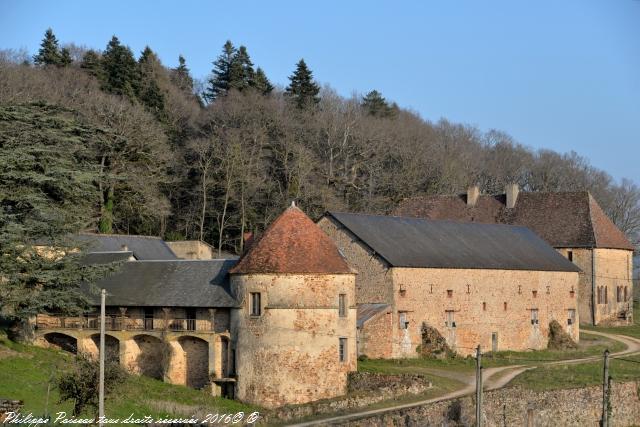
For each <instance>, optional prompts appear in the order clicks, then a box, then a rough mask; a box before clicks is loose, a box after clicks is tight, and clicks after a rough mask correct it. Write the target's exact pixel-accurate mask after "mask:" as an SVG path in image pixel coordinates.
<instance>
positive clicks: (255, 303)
mask: <svg viewBox="0 0 640 427" xmlns="http://www.w3.org/2000/svg"><path fill="white" fill-rule="evenodd" d="M261 299H262V298H261V295H260V292H251V315H252V316H261V315H262V303H261V301H260V300H261Z"/></svg>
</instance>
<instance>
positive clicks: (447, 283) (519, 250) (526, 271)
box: [318, 212, 579, 358]
mask: <svg viewBox="0 0 640 427" xmlns="http://www.w3.org/2000/svg"><path fill="white" fill-rule="evenodd" d="M318 225H319V226H320V228H322V229H323V230H324V231H325V232H326V233H327V234H328V235H329V236H330V237H331V238H332V239H333V241H334V242H335V243H336V245H337V246H338V248H339V249H340V251H341V253H342V254H344V256H345V257H346V258H347V260H348V262H349V264H350V265H351V267H353V268H355V269H356V270H357V271H358V276H357V279H356V303H357V305H358V307H357V322H358V348H359V352H360V353H361V354H365V355H367V356H368V357H372V358H399V357H413V356H417V355H418V354H420V353H423V354H424V353H435V354H439V353H443V352H447V351H454V352H456V353H459V354H462V355H468V354H472V353H473V352H474V349H475V347H476V346H477V345H478V344H480V345H481V346H482V347H483V349H484V351H487V350H490V351H501V350H529V349H543V348H546V346H547V343H548V335H549V323H550V322H551V321H552V320H557V321H558V322H559V323H560V324H561V325H563V328H564V329H565V331H566V332H567V333H568V334H569V335H570V336H571V337H573V339H575V340H578V339H579V326H578V320H579V314H578V312H577V308H578V273H579V269H578V268H577V267H576V266H575V265H574V264H573V263H571V262H569V261H568V260H567V259H566V258H565V257H563V256H561V255H560V254H559V253H558V252H556V251H555V250H554V249H553V248H552V247H550V246H549V245H548V244H547V243H546V242H545V241H544V240H542V239H541V238H540V237H538V236H537V235H536V234H534V233H533V232H532V231H531V230H529V229H527V228H525V227H516V226H508V225H496V224H476V223H458V222H452V221H432V220H425V219H419V218H403V217H390V216H376V215H361V214H347V213H335V212H330V213H327V214H325V216H324V217H323V218H321V220H320V221H319V222H318Z"/></svg>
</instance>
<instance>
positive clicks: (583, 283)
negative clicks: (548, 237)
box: [557, 248, 633, 324]
mask: <svg viewBox="0 0 640 427" xmlns="http://www.w3.org/2000/svg"><path fill="white" fill-rule="evenodd" d="M557 251H558V252H560V253H561V254H562V255H563V256H565V257H568V253H569V251H571V252H572V258H573V263H574V264H575V265H577V266H578V268H580V270H582V272H581V273H580V281H579V285H578V296H579V298H578V302H579V304H578V308H579V311H580V321H581V322H582V323H586V324H592V323H593V315H592V308H591V307H592V305H593V293H592V283H593V280H592V279H593V276H594V275H593V268H592V266H593V264H595V281H596V283H595V286H596V288H598V287H600V286H604V287H606V290H607V302H606V303H605V302H604V301H601V302H600V303H598V302H597V298H596V309H595V316H596V324H612V323H613V324H627V323H628V322H629V321H630V319H629V320H619V319H618V314H619V313H620V312H621V311H624V310H626V309H627V308H629V311H630V312H632V306H633V297H632V295H633V281H632V271H633V252H632V251H627V250H622V249H602V248H598V249H595V250H592V249H584V248H557ZM593 256H595V260H593V259H592V257H593ZM618 286H622V287H623V288H624V287H627V300H623V301H617V295H616V288H617V287H618ZM596 292H597V291H596ZM623 296H624V293H623ZM623 299H624V298H623Z"/></svg>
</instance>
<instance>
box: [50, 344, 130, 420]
mask: <svg viewBox="0 0 640 427" xmlns="http://www.w3.org/2000/svg"><path fill="white" fill-rule="evenodd" d="M99 376H100V364H99V363H98V362H97V361H96V360H93V359H91V358H90V357H88V356H86V355H84V354H79V355H77V356H76V358H75V363H74V367H73V370H71V371H70V372H67V373H64V374H62V375H60V376H59V377H58V378H57V379H56V387H57V388H58V390H59V392H60V402H63V401H65V400H73V415H76V416H77V415H80V414H81V413H82V412H83V411H84V410H85V409H87V408H93V409H94V410H95V409H97V407H98V391H99V381H100V380H99ZM125 378H126V373H125V372H124V370H123V369H122V368H121V367H120V365H119V364H118V363H117V362H115V361H109V362H106V363H105V369H104V391H105V394H108V393H109V392H111V391H113V389H114V388H115V387H116V386H117V385H119V384H121V383H122V382H124V380H125Z"/></svg>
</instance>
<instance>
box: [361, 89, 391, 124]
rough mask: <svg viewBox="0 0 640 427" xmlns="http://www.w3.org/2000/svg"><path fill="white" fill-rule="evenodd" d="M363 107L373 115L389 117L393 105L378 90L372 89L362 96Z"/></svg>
mask: <svg viewBox="0 0 640 427" xmlns="http://www.w3.org/2000/svg"><path fill="white" fill-rule="evenodd" d="M362 108H364V109H365V111H366V112H367V113H368V114H370V115H372V116H377V117H388V116H389V115H391V107H389V104H388V103H387V101H386V100H385V99H384V97H383V96H382V94H381V93H380V92H378V91H377V90H372V91H371V92H369V93H368V94H367V95H366V96H364V97H363V98H362Z"/></svg>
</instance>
